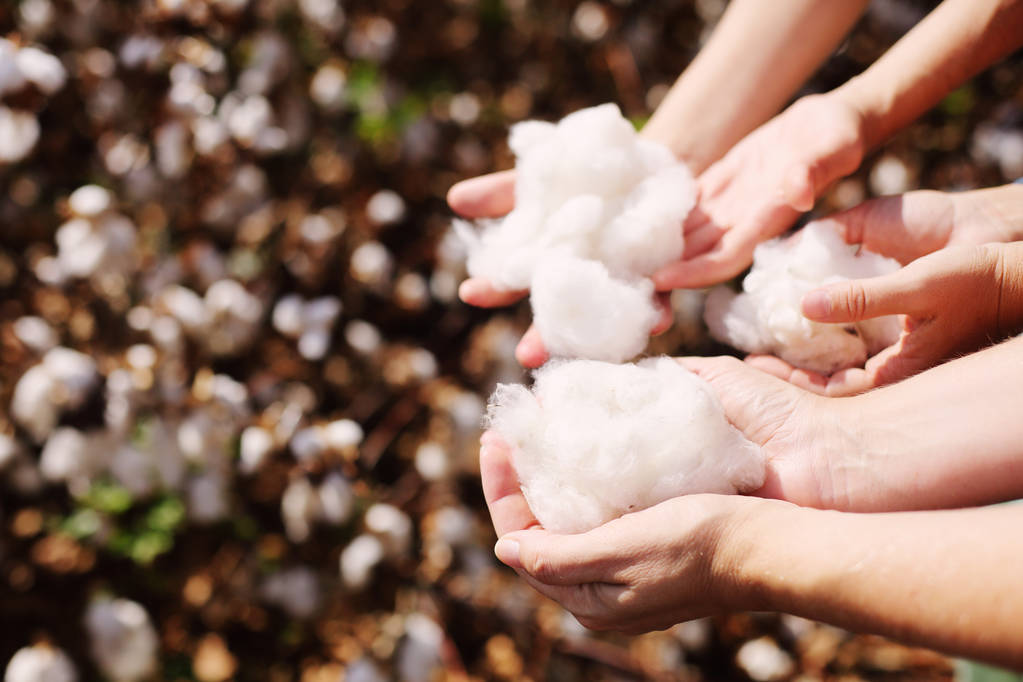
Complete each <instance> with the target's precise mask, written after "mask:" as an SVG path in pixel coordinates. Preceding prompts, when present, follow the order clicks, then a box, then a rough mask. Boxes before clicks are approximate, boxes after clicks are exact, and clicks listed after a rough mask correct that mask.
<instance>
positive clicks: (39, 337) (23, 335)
mask: <svg viewBox="0 0 1023 682" xmlns="http://www.w3.org/2000/svg"><path fill="white" fill-rule="evenodd" d="M14 335H15V336H16V337H17V338H18V341H21V342H22V343H23V344H25V347H27V348H29V349H31V350H33V351H35V352H36V353H45V352H46V351H48V350H50V349H51V348H53V347H54V346H56V345H57V341H58V338H57V333H56V332H55V331H53V327H51V326H50V325H49V323H48V322H47V321H46V320H44V319H43V318H41V317H37V316H35V315H26V316H25V317H19V318H18V319H17V320H15V322H14Z"/></svg>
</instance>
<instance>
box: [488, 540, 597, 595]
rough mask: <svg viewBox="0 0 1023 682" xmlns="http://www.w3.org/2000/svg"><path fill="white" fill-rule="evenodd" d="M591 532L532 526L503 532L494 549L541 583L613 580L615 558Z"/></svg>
mask: <svg viewBox="0 0 1023 682" xmlns="http://www.w3.org/2000/svg"><path fill="white" fill-rule="evenodd" d="M592 534H593V533H592V531H591V532H590V533H580V534H577V535H560V534H556V533H551V532H549V531H546V530H543V529H542V528H534V529H530V530H525V531H520V532H516V533H511V534H509V535H505V536H503V537H502V538H501V539H500V540H498V541H497V544H496V545H495V546H494V552H495V553H496V554H497V558H498V559H500V560H501V561H502V562H503V563H505V564H507V565H509V566H511V567H512V568H516V569H520V570H521V571H523V572H525V573H526V574H528V575H529V576H530V577H532V578H533V579H534V580H536V581H537V582H540V583H543V584H544V585H554V586H561V587H566V586H571V585H580V584H583V583H603V582H614V580H613V577H614V570H613V569H614V566H615V565H616V561H615V560H614V559H610V558H609V557H608V555H607V548H606V544H605V543H601V542H596V538H594V537H592Z"/></svg>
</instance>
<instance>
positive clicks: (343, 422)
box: [323, 419, 363, 451]
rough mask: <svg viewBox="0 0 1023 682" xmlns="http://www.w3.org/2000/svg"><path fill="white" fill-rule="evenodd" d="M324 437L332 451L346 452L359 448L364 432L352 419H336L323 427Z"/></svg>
mask: <svg viewBox="0 0 1023 682" xmlns="http://www.w3.org/2000/svg"><path fill="white" fill-rule="evenodd" d="M323 437H324V440H325V441H326V444H327V447H329V448H330V449H332V450H337V451H344V450H350V449H351V448H355V447H358V446H359V443H361V442H362V438H363V431H362V427H361V426H359V423H358V422H356V421H353V420H351V419H336V420H334V421H332V422H329V423H327V425H326V426H324V427H323Z"/></svg>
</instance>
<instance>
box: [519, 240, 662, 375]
mask: <svg viewBox="0 0 1023 682" xmlns="http://www.w3.org/2000/svg"><path fill="white" fill-rule="evenodd" d="M653 294H654V286H653V283H652V282H651V281H650V280H645V279H644V280H638V281H636V282H634V283H630V282H625V281H623V280H617V279H614V278H613V277H611V275H610V273H608V271H607V268H605V267H604V266H603V265H601V264H600V263H599V262H597V261H585V260H579V259H571V258H567V259H551V260H549V261H546V262H545V263H543V264H542V265H541V266H540V267H539V268H538V269H537V271H536V274H535V276H534V278H533V290H532V293H531V295H530V303H531V304H532V306H533V317H534V323H535V324H536V328H537V329H538V330H539V332H540V336H541V338H543V340H544V345H545V346H546V347H547V350H548V351H549V352H550V353H551V354H552V355H554V356H562V357H587V358H595V359H599V360H606V361H609V362H621V361H623V360H628V359H629V358H632V357H635V356H636V355H638V354H639V353H641V352H642V351H643V349H644V348H645V347H646V344H647V339H648V338H649V335H650V330H651V329H652V328H653V327H654V325H655V324H657V320H658V319H659V317H660V313H659V312H658V310H657V308H656V307H655V306H654V304H653Z"/></svg>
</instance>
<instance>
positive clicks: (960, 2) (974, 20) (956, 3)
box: [835, 0, 1023, 148]
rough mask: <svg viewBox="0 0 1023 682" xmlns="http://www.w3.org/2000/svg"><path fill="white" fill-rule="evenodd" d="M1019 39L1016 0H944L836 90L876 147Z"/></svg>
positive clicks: (1021, 18) (1021, 25)
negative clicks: (858, 116)
mask: <svg viewBox="0 0 1023 682" xmlns="http://www.w3.org/2000/svg"><path fill="white" fill-rule="evenodd" d="M1021 44H1023V2H1020V0H945V2H943V3H941V5H939V6H938V7H937V8H936V9H935V10H934V11H933V12H931V13H930V14H929V15H928V16H927V18H925V19H924V20H923V21H922V22H920V23H919V24H918V25H917V26H916V27H914V28H913V30H912V31H910V32H909V33H908V34H906V36H905V37H903V38H902V39H901V40H900V41H899V42H898V43H896V44H895V46H894V47H892V49H890V50H889V51H888V52H886V53H885V54H884V56H883V57H881V59H879V60H878V61H877V62H875V63H874V64H873V65H872V66H871V67H870V68H869V69H867V70H866V71H865V72H863V73H862V74H861V75H859V76H857V77H856V78H853V79H852V80H850V81H849V82H848V83H846V84H845V85H843V86H842V87H840V88H839V89H838V90H836V91H835V92H836V93H837V94H839V95H840V96H842V97H845V98H848V100H849V101H850V102H851V103H853V104H854V106H856V108H858V109H859V110H860V112H861V113H862V115H863V119H864V123H863V126H864V129H863V137H864V142H865V145H866V147H867V148H870V147H874V146H877V145H878V144H880V143H881V142H883V141H884V140H885V139H886V138H887V137H888V136H889V135H891V134H892V133H893V132H895V131H896V130H899V129H900V128H902V127H903V126H905V125H906V124H907V123H909V122H910V121H912V120H913V119H915V118H916V117H917V116H919V115H920V114H922V113H923V112H925V111H927V110H928V109H930V108H931V107H932V106H934V105H935V104H937V103H938V102H939V101H940V100H941V98H943V97H944V96H945V95H946V94H948V93H949V92H950V91H952V90H953V89H955V88H957V87H959V85H960V84H962V83H963V82H964V81H966V80H967V79H968V78H971V77H972V76H974V75H976V74H977V73H978V72H980V71H981V70H983V69H984V68H986V67H987V66H989V65H991V64H993V63H994V62H996V61H998V60H999V59H1001V58H1003V57H1005V56H1006V55H1008V54H1009V53H1011V52H1012V51H1013V50H1015V49H1017V48H1018V47H1019V46H1020V45H1021Z"/></svg>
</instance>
